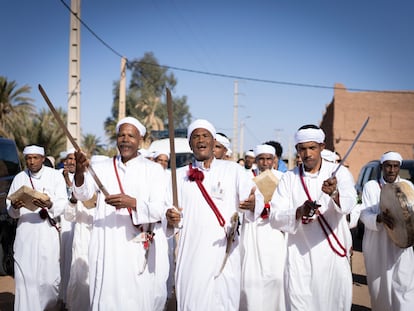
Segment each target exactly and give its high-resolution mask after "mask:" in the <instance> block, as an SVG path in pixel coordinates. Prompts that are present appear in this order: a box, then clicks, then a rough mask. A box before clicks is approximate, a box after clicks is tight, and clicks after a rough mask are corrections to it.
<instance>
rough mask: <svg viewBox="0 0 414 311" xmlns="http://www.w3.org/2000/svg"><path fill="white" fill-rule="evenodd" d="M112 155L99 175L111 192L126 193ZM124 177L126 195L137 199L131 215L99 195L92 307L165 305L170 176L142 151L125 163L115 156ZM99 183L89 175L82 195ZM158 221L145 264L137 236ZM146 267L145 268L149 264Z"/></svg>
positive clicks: (92, 246)
mask: <svg viewBox="0 0 414 311" xmlns="http://www.w3.org/2000/svg"><path fill="white" fill-rule="evenodd" d="M112 161H113V160H112V159H108V160H105V161H102V162H98V163H96V165H94V170H95V172H96V175H97V176H98V177H99V179H100V180H101V182H102V184H103V185H104V186H105V188H106V189H107V191H108V192H109V193H110V194H119V193H121V190H120V187H119V184H118V180H117V178H116V174H115V170H114V166H113V162H112ZM116 165H117V169H118V174H119V178H120V180H121V184H122V187H123V190H124V192H125V194H127V195H129V196H132V197H134V198H135V199H136V208H137V210H136V211H132V219H131V216H130V215H129V213H128V210H127V209H126V208H122V209H118V210H117V209H116V208H115V207H114V206H111V205H108V204H106V203H105V201H104V200H105V197H104V195H103V194H102V193H99V194H98V198H97V207H96V211H95V212H96V214H95V218H94V224H93V229H92V235H91V240H90V246H89V267H90V269H89V275H90V277H89V281H90V299H91V309H90V310H100V311H103V310H148V311H149V310H151V311H153V310H163V308H164V305H165V301H166V297H167V288H166V281H167V278H168V246H167V240H166V236H165V232H164V231H163V230H162V227H161V223H159V222H161V220H162V219H163V218H164V217H165V207H164V204H163V203H164V196H165V191H162V190H163V189H165V187H166V186H165V178H164V172H163V170H162V168H161V166H160V165H159V164H157V163H154V162H152V161H150V160H148V159H146V158H144V157H143V156H139V157H136V158H133V159H131V160H129V161H128V162H127V163H126V164H123V163H122V162H121V161H120V156H118V157H117V159H116ZM97 190H98V189H97V186H96V184H95V182H94V181H93V179H92V177H91V176H90V175H89V174H86V175H85V183H84V184H83V185H82V186H81V187H75V196H76V197H77V198H78V199H79V200H82V201H84V200H88V199H90V198H91V197H92V196H93V194H94V193H95V191H97ZM132 220H133V223H134V224H136V225H140V224H142V225H143V229H144V231H147V230H148V227H149V226H150V225H149V224H150V223H151V224H154V225H153V226H154V228H153V231H154V233H155V236H154V241H153V243H152V244H151V246H150V248H149V252H148V261H147V265H146V266H145V249H144V246H143V243H142V242H134V241H133V238H134V237H135V236H137V234H139V233H140V230H139V229H137V228H136V227H135V226H134V225H133V223H132ZM144 266H145V269H144Z"/></svg>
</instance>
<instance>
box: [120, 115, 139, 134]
mask: <svg viewBox="0 0 414 311" xmlns="http://www.w3.org/2000/svg"><path fill="white" fill-rule="evenodd" d="M125 123H128V124H131V125H133V126H135V127H136V128H137V130H138V132H139V134H140V135H141V136H145V133H146V132H147V130H146V128H145V126H144V125H142V123H141V122H139V121H138V120H137V119H135V118H133V117H126V118H123V119H121V120H119V121H118V123H117V124H116V133H117V134H118V132H119V128H120V127H121V125H122V124H125Z"/></svg>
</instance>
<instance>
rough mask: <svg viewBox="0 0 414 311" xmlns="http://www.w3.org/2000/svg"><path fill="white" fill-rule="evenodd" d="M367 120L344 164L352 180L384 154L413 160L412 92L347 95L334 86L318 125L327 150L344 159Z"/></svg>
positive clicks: (346, 92) (342, 88)
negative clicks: (332, 93) (322, 132)
mask: <svg viewBox="0 0 414 311" xmlns="http://www.w3.org/2000/svg"><path fill="white" fill-rule="evenodd" d="M367 117H370V120H369V123H368V125H367V127H366V129H365V131H364V133H363V134H362V135H361V137H360V139H359V140H358V142H357V144H356V145H355V147H354V149H353V151H352V152H351V154H350V155H349V157H348V159H347V161H346V162H347V164H348V165H349V169H350V171H351V173H352V175H353V176H354V179H355V180H356V179H357V177H358V173H359V170H360V169H361V167H362V166H363V165H364V164H365V163H367V162H368V161H370V160H375V159H379V158H380V157H381V155H382V154H383V153H384V152H386V151H391V150H392V151H397V152H399V153H400V154H401V155H402V157H403V158H404V159H414V91H401V92H399V91H383V92H349V91H347V90H346V89H345V87H344V86H343V85H341V84H336V85H335V92H334V98H333V99H332V102H331V103H330V104H328V105H327V107H326V111H325V113H324V115H323V118H322V122H321V124H320V126H321V128H323V130H324V131H325V133H326V144H327V148H328V149H330V150H333V151H337V152H338V153H339V154H341V155H342V156H344V155H345V153H346V151H347V150H348V148H349V146H350V145H351V143H352V141H353V140H354V138H355V136H356V135H357V133H358V131H359V130H360V128H361V126H362V124H363V123H364V121H365V120H366V118H367Z"/></svg>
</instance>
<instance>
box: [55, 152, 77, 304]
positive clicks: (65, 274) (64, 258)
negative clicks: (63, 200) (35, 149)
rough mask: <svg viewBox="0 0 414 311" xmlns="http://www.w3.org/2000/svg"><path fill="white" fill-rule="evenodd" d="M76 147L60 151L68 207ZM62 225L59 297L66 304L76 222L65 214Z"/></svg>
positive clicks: (74, 167)
mask: <svg viewBox="0 0 414 311" xmlns="http://www.w3.org/2000/svg"><path fill="white" fill-rule="evenodd" d="M74 153H75V149H74V148H71V149H69V150H66V151H62V152H61V153H60V155H59V156H60V158H61V161H62V163H63V167H62V168H61V169H59V172H60V173H61V174H62V175H63V177H64V179H65V183H66V192H67V196H68V202H67V204H66V207H67V206H68V205H69V204H70V201H71V200H73V196H72V192H73V185H72V183H73V176H74V175H75V169H76V162H75V154H74ZM65 210H66V208H65ZM59 220H60V221H59V225H60V277H61V280H60V287H59V298H60V299H61V300H62V302H63V304H64V305H65V306H66V305H67V301H66V292H67V287H68V283H69V278H70V266H71V263H72V242H73V231H74V230H73V229H74V223H73V222H70V221H68V220H66V219H65V217H64V215H62V216H61V217H59Z"/></svg>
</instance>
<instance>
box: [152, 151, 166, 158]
mask: <svg viewBox="0 0 414 311" xmlns="http://www.w3.org/2000/svg"><path fill="white" fill-rule="evenodd" d="M161 154H165V155H166V156H167V158H168V160H169V159H170V153H169V152H168V151H154V155H153V158H154V159H156V158H158V156H159V155H161Z"/></svg>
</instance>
